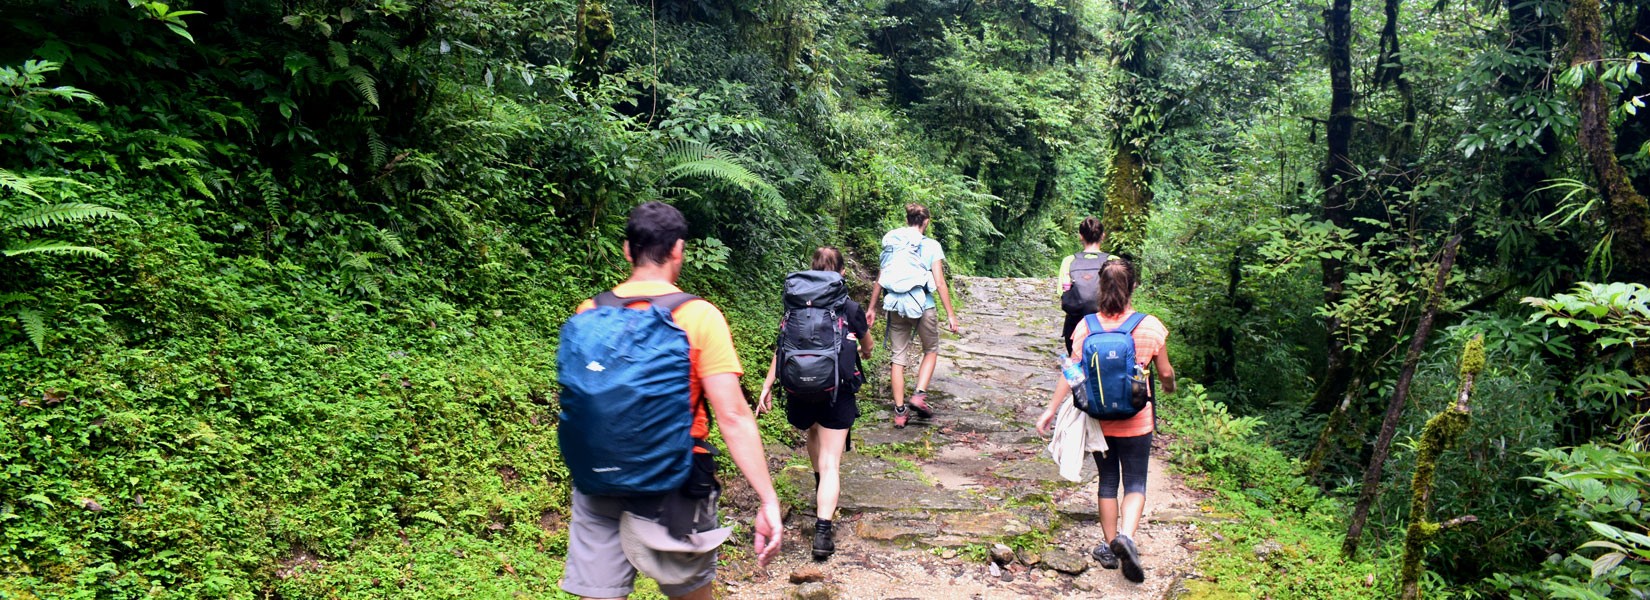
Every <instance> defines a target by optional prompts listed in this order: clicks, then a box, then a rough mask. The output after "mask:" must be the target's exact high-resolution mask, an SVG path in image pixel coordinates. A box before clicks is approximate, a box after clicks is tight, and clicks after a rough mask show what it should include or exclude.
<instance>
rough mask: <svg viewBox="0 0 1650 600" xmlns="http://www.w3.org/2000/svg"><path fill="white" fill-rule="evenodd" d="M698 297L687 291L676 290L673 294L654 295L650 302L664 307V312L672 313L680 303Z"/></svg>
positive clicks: (685, 302)
mask: <svg viewBox="0 0 1650 600" xmlns="http://www.w3.org/2000/svg"><path fill="white" fill-rule="evenodd" d="M698 299H699V297H698V296H695V295H693V294H689V293H687V292H676V293H674V294H665V295H663V296H654V297H653V298H652V299H651V300H650V302H652V303H653V305H654V306H657V307H659V308H662V309H664V310H665V312H671V313H673V312H676V309H678V308H681V307H682V305H684V304H687V303H689V302H692V301H694V300H698Z"/></svg>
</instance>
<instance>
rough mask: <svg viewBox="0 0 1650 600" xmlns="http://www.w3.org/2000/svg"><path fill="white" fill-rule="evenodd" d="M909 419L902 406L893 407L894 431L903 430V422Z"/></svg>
mask: <svg viewBox="0 0 1650 600" xmlns="http://www.w3.org/2000/svg"><path fill="white" fill-rule="evenodd" d="M910 418H911V417H910V416H909V415H907V414H906V410H905V407H904V406H896V407H894V429H905V421H906V420H908V419H910Z"/></svg>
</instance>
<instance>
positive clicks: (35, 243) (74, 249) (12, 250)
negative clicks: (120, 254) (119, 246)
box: [0, 240, 109, 259]
mask: <svg viewBox="0 0 1650 600" xmlns="http://www.w3.org/2000/svg"><path fill="white" fill-rule="evenodd" d="M24 254H57V255H69V256H94V257H97V258H102V259H108V258H109V255H108V254H107V253H105V252H103V251H102V250H98V249H97V248H93V247H91V246H76V245H74V244H71V243H68V242H64V241H59V240H31V241H27V242H21V243H17V244H13V245H11V246H10V247H7V248H6V249H4V250H0V255H5V256H6V257H7V258H10V257H13V256H21V255H24Z"/></svg>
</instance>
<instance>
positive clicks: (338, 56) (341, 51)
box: [327, 40, 349, 67]
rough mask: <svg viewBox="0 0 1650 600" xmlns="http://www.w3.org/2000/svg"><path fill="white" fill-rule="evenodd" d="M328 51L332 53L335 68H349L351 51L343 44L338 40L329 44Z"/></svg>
mask: <svg viewBox="0 0 1650 600" xmlns="http://www.w3.org/2000/svg"><path fill="white" fill-rule="evenodd" d="M327 50H330V51H331V54H332V64H333V65H334V66H338V67H347V66H349V50H348V49H346V48H344V45H343V44H340V43H338V41H337V40H333V41H331V42H327Z"/></svg>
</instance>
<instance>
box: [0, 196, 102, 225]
mask: <svg viewBox="0 0 1650 600" xmlns="http://www.w3.org/2000/svg"><path fill="white" fill-rule="evenodd" d="M95 219H120V220H123V221H131V220H132V219H131V218H130V217H127V216H126V215H125V214H123V213H121V212H120V211H118V210H115V209H112V208H109V207H106V206H98V205H96V204H87V203H85V202H63V203H59V204H49V205H46V206H37V207H34V208H31V209H28V210H25V211H23V212H21V213H18V214H16V215H13V216H11V217H7V218H5V219H4V220H0V231H5V230H8V229H18V228H22V227H51V226H54V225H66V224H69V223H78V222H81V221H91V220H95Z"/></svg>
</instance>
